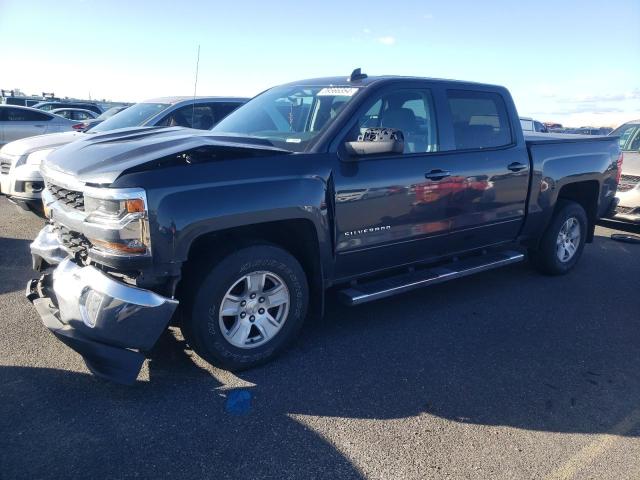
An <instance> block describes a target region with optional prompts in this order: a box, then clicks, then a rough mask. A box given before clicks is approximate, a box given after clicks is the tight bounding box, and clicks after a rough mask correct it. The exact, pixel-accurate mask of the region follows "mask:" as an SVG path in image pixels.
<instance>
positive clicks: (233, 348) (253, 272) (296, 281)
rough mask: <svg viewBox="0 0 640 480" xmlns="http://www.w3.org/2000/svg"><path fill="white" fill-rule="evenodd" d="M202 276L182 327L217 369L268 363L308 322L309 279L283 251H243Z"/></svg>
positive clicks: (265, 248)
mask: <svg viewBox="0 0 640 480" xmlns="http://www.w3.org/2000/svg"><path fill="white" fill-rule="evenodd" d="M201 278H202V280H201V281H200V282H199V285H198V286H197V290H196V292H195V295H194V298H193V301H192V303H191V308H190V312H188V313H187V315H186V318H185V320H184V324H183V327H182V328H183V332H184V335H185V338H186V339H187V342H188V343H189V344H190V345H191V346H192V348H193V349H194V351H195V352H196V353H198V355H200V356H201V357H203V358H204V359H205V360H207V361H209V362H210V363H212V364H214V365H216V366H219V367H222V368H225V369H228V370H243V369H247V368H251V367H254V366H256V365H259V364H261V363H264V362H266V361H268V360H270V359H271V358H273V357H274V356H276V355H277V354H278V353H280V352H281V351H282V350H283V349H284V348H285V347H286V346H287V345H288V344H290V342H291V341H292V340H293V339H294V338H295V336H296V335H297V333H298V331H299V330H300V327H301V326H302V324H303V322H304V318H305V316H306V312H307V304H308V301H309V298H308V297H309V293H308V286H307V279H306V276H305V274H304V271H303V269H302V267H301V266H300V264H299V263H298V261H297V260H296V259H295V258H294V257H293V256H292V255H290V254H289V253H288V252H286V251H285V250H283V249H281V248H279V247H275V246H270V245H259V246H251V247H247V248H243V249H242V250H238V251H237V252H234V253H232V254H230V255H229V256H227V257H225V258H224V259H223V260H222V261H220V262H219V263H217V264H216V265H215V266H213V267H212V268H211V269H210V270H209V272H207V273H206V274H205V275H204V276H203V277H201Z"/></svg>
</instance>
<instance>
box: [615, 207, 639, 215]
mask: <svg viewBox="0 0 640 480" xmlns="http://www.w3.org/2000/svg"><path fill="white" fill-rule="evenodd" d="M635 209H636V208H635V207H621V206H620V205H618V206H617V207H616V213H622V214H623V215H628V214H630V213H633V211H634V210H635Z"/></svg>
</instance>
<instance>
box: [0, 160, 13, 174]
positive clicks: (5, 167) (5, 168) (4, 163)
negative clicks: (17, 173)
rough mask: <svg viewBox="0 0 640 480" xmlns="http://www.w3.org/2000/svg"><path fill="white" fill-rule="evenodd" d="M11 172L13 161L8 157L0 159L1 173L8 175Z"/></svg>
mask: <svg viewBox="0 0 640 480" xmlns="http://www.w3.org/2000/svg"><path fill="white" fill-rule="evenodd" d="M9 170H11V159H10V158H7V157H0V173H2V174H3V175H8V174H9Z"/></svg>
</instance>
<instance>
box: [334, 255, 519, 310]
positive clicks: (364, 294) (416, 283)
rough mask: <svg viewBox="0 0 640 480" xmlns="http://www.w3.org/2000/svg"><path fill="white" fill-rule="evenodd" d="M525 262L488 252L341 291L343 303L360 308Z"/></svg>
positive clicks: (515, 257)
mask: <svg viewBox="0 0 640 480" xmlns="http://www.w3.org/2000/svg"><path fill="white" fill-rule="evenodd" d="M522 260H524V254H523V253H520V252H515V251H502V252H496V253H487V254H484V255H478V256H474V257H469V258H464V259H462V260H456V261H453V262H451V263H448V264H445V265H441V266H438V267H433V268H427V269H424V270H415V271H413V272H408V273H401V274H399V275H396V276H393V277H387V278H383V279H380V280H372V281H370V282H366V283H360V284H357V285H354V286H351V287H349V288H346V289H344V290H341V291H340V292H339V298H340V300H341V301H342V302H343V303H345V304H347V305H360V304H362V303H367V302H372V301H373V300H379V299H381V298H385V297H390V296H392V295H396V294H398V293H404V292H408V291H410V290H413V289H416V288H421V287H426V286H427V285H433V284H436V283H442V282H446V281H448V280H453V279H455V278H461V277H466V276H467V275H473V274H474V273H479V272H484V271H485V270H492V269H494V268H498V267H503V266H505V265H510V264H512V263H518V262H521V261H522Z"/></svg>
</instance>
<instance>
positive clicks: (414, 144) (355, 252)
mask: <svg viewBox="0 0 640 480" xmlns="http://www.w3.org/2000/svg"><path fill="white" fill-rule="evenodd" d="M352 122H353V125H349V126H347V129H348V131H349V133H348V134H347V136H346V137H344V138H343V139H341V144H342V143H343V142H344V141H352V140H356V138H357V136H358V134H360V133H363V132H364V131H365V130H366V129H367V128H374V127H389V128H397V129H400V130H401V131H402V132H403V134H404V138H405V150H404V152H403V153H399V154H384V155H379V156H367V157H359V158H357V159H351V160H350V161H347V160H348V159H347V158H346V157H345V156H344V155H346V154H344V155H343V154H342V153H341V155H342V157H343V158H342V160H340V163H339V165H338V166H337V168H336V169H335V178H334V183H335V194H334V199H335V200H334V201H335V217H336V218H335V223H336V237H337V238H336V254H337V258H336V274H337V276H338V277H342V278H345V277H349V276H353V275H358V274H361V273H364V272H367V271H375V270H381V269H384V268H388V267H393V266H399V265H402V264H404V263H411V262H414V261H416V260H421V259H430V258H434V257H438V256H440V255H442V254H444V252H445V251H446V238H447V234H448V232H449V223H448V220H447V204H448V196H449V194H448V192H447V191H445V190H442V189H441V188H440V184H439V182H438V180H437V176H433V178H425V175H429V173H430V172H437V171H438V170H440V169H441V168H443V160H444V157H443V155H441V154H440V153H439V152H438V150H439V140H438V129H437V125H436V114H435V107H434V101H433V96H432V91H431V90H430V89H429V88H428V86H426V85H425V87H424V88H422V87H420V86H418V85H417V86H416V88H406V87H403V88H400V87H387V88H386V89H384V90H382V91H381V92H380V93H379V94H377V95H374V96H373V97H372V99H371V100H369V101H368V102H366V103H365V105H363V107H362V108H361V109H360V111H359V113H358V114H356V115H355V118H354V119H353V120H352Z"/></svg>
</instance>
